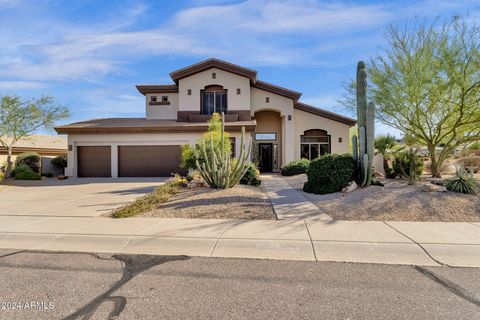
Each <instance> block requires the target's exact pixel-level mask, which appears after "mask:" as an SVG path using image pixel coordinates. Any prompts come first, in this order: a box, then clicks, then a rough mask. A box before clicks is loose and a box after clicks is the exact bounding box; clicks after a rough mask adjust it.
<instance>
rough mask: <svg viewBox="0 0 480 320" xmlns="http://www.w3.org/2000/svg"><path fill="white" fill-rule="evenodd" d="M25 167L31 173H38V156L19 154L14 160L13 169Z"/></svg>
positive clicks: (30, 153) (34, 154)
mask: <svg viewBox="0 0 480 320" xmlns="http://www.w3.org/2000/svg"><path fill="white" fill-rule="evenodd" d="M20 165H27V166H29V167H30V169H32V171H33V172H36V173H40V155H39V154H38V153H36V152H25V153H21V154H19V155H18V156H17V158H16V159H15V167H17V166H20Z"/></svg>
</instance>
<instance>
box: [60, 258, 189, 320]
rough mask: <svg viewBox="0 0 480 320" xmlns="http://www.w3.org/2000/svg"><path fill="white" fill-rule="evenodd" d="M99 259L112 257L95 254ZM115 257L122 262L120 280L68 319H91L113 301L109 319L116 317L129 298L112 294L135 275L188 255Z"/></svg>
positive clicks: (67, 319)
mask: <svg viewBox="0 0 480 320" xmlns="http://www.w3.org/2000/svg"><path fill="white" fill-rule="evenodd" d="M95 257H97V258H98V259H106V260H111V258H102V257H100V256H98V255H95ZM112 258H113V259H116V260H119V261H121V262H122V265H123V270H122V277H121V278H120V280H118V281H117V282H115V283H114V284H113V285H112V286H111V287H110V288H109V289H108V290H107V291H105V292H104V293H102V294H100V295H98V296H97V297H95V298H94V299H92V300H91V301H90V302H89V303H87V304H86V305H84V306H83V307H81V308H80V309H78V310H77V311H75V312H74V313H72V314H71V315H69V316H67V317H65V318H64V319H66V320H73V319H84V320H88V319H91V318H92V317H93V316H94V315H95V312H96V311H97V309H98V308H99V307H100V305H101V304H102V303H103V302H106V301H113V303H114V307H113V309H112V310H111V311H110V313H109V315H108V317H107V319H116V318H117V317H118V316H119V315H120V314H121V313H122V311H123V310H124V309H125V306H126V305H127V298H125V297H123V296H113V295H112V294H113V293H114V292H115V291H117V290H118V289H120V288H121V287H122V286H123V285H125V284H126V283H127V282H129V281H130V280H132V279H133V278H134V277H135V276H137V275H139V274H141V273H142V272H144V271H147V270H148V269H150V268H152V267H154V266H157V265H160V264H163V263H167V262H171V261H178V260H187V259H189V258H188V257H187V256H152V255H113V256H112Z"/></svg>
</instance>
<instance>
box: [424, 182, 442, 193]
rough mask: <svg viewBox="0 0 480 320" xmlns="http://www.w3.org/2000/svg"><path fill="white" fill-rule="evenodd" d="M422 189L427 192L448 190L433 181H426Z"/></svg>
mask: <svg viewBox="0 0 480 320" xmlns="http://www.w3.org/2000/svg"><path fill="white" fill-rule="evenodd" d="M422 191H425V192H447V188H445V187H443V186H439V185H436V184H433V183H425V184H424V185H423V186H422Z"/></svg>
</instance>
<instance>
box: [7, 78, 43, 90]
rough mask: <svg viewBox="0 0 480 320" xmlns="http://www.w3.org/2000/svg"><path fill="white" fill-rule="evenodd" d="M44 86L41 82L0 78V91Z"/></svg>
mask: <svg viewBox="0 0 480 320" xmlns="http://www.w3.org/2000/svg"><path fill="white" fill-rule="evenodd" d="M44 86H45V84H44V83H42V82H35V81H2V80H0V92H5V91H8V90H18V89H39V88H43V87H44Z"/></svg>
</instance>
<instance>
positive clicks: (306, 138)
mask: <svg viewBox="0 0 480 320" xmlns="http://www.w3.org/2000/svg"><path fill="white" fill-rule="evenodd" d="M330 152H331V144H330V135H329V134H327V131H325V130H321V129H311V130H307V131H304V132H303V135H302V136H300V156H301V157H302V158H305V159H309V160H313V159H315V158H318V157H320V156H323V155H324V154H327V153H330Z"/></svg>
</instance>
